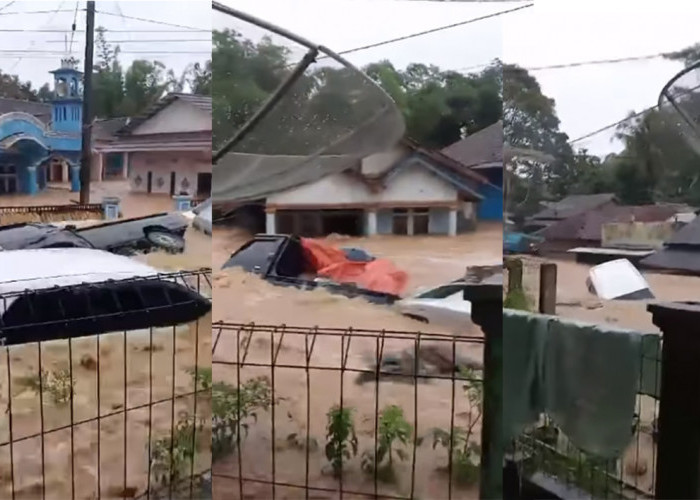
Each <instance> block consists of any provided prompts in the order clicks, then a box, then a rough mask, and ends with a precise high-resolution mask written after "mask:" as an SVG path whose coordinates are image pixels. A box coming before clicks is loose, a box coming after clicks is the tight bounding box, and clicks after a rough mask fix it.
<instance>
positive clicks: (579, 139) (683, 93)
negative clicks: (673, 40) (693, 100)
mask: <svg viewBox="0 0 700 500" xmlns="http://www.w3.org/2000/svg"><path fill="white" fill-rule="evenodd" d="M698 89H700V85H698V86H696V87H692V88H690V89H687V90H684V91H683V92H681V93H679V95H687V94H690V93H691V92H694V91H696V90H698ZM676 97H678V96H676ZM658 107H659V105H658V103H657V104H654V105H653V106H649V107H648V108H644V109H643V110H641V111H639V112H638V113H633V114H631V115H629V116H627V117H625V118H623V119H622V120H618V121H616V122H615V123H611V124H610V125H606V126H604V127H601V128H599V129H598V130H594V131H593V132H589V133H587V134H585V135H582V136H581V137H577V138H576V139H573V140H571V141H569V144H573V143H575V142H580V141H583V140H585V139H589V138H591V137H593V136H594V135H598V134H600V133H602V132H605V131H607V130H610V129H611V128H615V127H617V126H619V125H622V124H623V123H625V122H628V121H630V120H634V119H635V118H638V117H640V116H642V115H644V114H646V113H648V112H649V111H653V110H655V109H658Z"/></svg>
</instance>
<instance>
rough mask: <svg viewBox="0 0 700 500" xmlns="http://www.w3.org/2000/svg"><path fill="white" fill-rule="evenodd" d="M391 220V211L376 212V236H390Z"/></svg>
mask: <svg viewBox="0 0 700 500" xmlns="http://www.w3.org/2000/svg"><path fill="white" fill-rule="evenodd" d="M392 229H393V219H392V211H391V210H379V211H378V212H377V234H391V233H392Z"/></svg>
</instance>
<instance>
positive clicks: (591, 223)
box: [537, 204, 676, 253]
mask: <svg viewBox="0 0 700 500" xmlns="http://www.w3.org/2000/svg"><path fill="white" fill-rule="evenodd" d="M579 206H580V205H579ZM547 210H551V208H548V209H545V211H543V212H546V211H547ZM675 210H676V209H675V208H673V207H671V206H664V205H644V206H620V205H616V204H603V205H601V206H599V207H596V208H592V209H589V210H585V211H580V212H578V213H576V212H575V211H572V213H573V215H570V216H569V217H566V218H564V219H561V220H558V221H556V222H551V223H550V224H549V225H547V226H545V227H544V228H542V229H541V230H539V231H538V233H537V234H538V235H539V236H542V237H543V238H545V243H544V244H543V245H542V247H541V248H542V250H543V251H545V252H549V253H552V252H566V251H568V250H570V249H572V248H575V247H587V248H591V247H592V248H599V247H601V246H604V244H603V243H604V241H606V240H607V239H609V238H608V237H612V239H614V236H615V235H612V234H608V235H607V236H608V237H606V232H605V229H608V233H610V232H611V231H610V229H611V226H612V225H617V226H624V225H625V223H664V222H665V221H666V220H667V219H668V218H669V217H671V216H672V215H673V214H674V213H675ZM564 212H566V211H565V210H564ZM558 213H562V212H558ZM669 227H670V225H669ZM618 232H619V231H618ZM648 232H649V231H648ZM636 233H637V234H642V233H643V231H639V230H637V231H636ZM649 233H650V232H649ZM649 235H651V233H650V234H649ZM619 236H620V237H621V236H622V234H620V235H619ZM640 244H641V242H640ZM640 246H641V245H640Z"/></svg>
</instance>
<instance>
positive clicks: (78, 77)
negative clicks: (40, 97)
mask: <svg viewBox="0 0 700 500" xmlns="http://www.w3.org/2000/svg"><path fill="white" fill-rule="evenodd" d="M51 73H52V75H53V78H54V95H55V96H56V97H55V98H54V99H53V100H52V101H51V102H50V103H40V102H29V101H22V100H18V99H6V98H2V99H0V195H3V194H15V193H24V194H29V195H34V194H37V193H39V192H41V191H43V190H44V189H45V188H46V186H47V184H48V183H50V182H67V181H70V182H71V190H72V191H79V190H80V179H79V170H80V163H79V162H80V150H81V144H82V140H81V129H82V101H83V97H82V73H81V72H80V71H78V69H77V61H76V60H75V59H73V58H71V57H68V58H64V59H62V60H61V65H60V67H59V68H58V69H56V70H54V71H51Z"/></svg>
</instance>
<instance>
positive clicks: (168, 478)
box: [0, 270, 211, 500]
mask: <svg viewBox="0 0 700 500" xmlns="http://www.w3.org/2000/svg"><path fill="white" fill-rule="evenodd" d="M146 279H163V280H168V281H171V282H172V281H176V282H178V283H181V284H186V286H188V287H189V288H191V289H192V290H196V291H197V292H199V293H200V294H201V295H203V296H205V297H206V298H208V299H209V300H210V298H211V271H210V270H200V271H193V272H182V273H171V274H163V275H160V276H158V277H156V278H146ZM111 283H112V284H113V283H115V282H111ZM117 283H119V282H117ZM80 286H90V287H95V286H99V285H96V284H90V285H78V287H80ZM22 293H26V294H32V293H36V291H28V292H22ZM16 299H17V294H8V296H2V295H0V304H3V308H2V311H0V313H2V312H3V311H6V310H7V304H8V303H9V302H10V301H12V300H16ZM124 307H127V305H126V304H124ZM129 307H131V308H132V309H133V307H141V306H140V305H136V306H135V305H134V304H131V305H130V306H129ZM93 320H94V321H97V322H99V321H100V320H104V318H100V315H99V314H94V313H87V312H86V313H85V316H84V317H81V318H71V319H70V320H69V321H65V322H64V323H63V325H64V326H65V328H66V332H67V335H66V336H68V335H69V334H70V333H68V332H70V328H71V324H72V322H76V321H79V322H82V323H81V324H84V323H85V321H93ZM210 322H211V319H210V316H208V315H207V316H203V317H201V318H200V319H198V320H197V321H196V322H192V323H189V324H185V325H177V326H170V327H165V328H148V329H145V330H130V331H118V332H113V333H107V334H102V335H89V336H84V337H79V338H66V339H58V340H51V341H42V342H33V343H25V344H17V345H12V346H3V347H2V348H0V405H1V406H4V407H5V408H4V411H2V412H0V471H2V472H1V473H0V498H12V499H36V498H42V499H46V498H57V499H59V498H60V499H67V498H70V499H79V500H82V499H96V498H197V499H200V498H207V497H208V496H210V495H211V493H210V484H209V483H208V481H207V475H208V474H209V470H210V468H211V455H210V451H209V443H210V438H211V425H210V422H211V392H210V387H211V370H210V368H209V366H210V364H209V361H210V358H209V353H210V350H209V346H210V342H211V336H210V332H211V328H210V325H211V323H210ZM16 326H17V325H15V326H12V327H9V326H7V325H5V326H3V325H0V336H2V337H3V338H7V337H8V336H11V335H12V334H13V332H12V330H13V329H15V328H16ZM26 326H27V325H22V328H26ZM40 326H42V327H43V326H46V327H55V325H51V324H50V323H42V324H41V325H40ZM16 331H17V330H16ZM16 331H15V333H16ZM3 365H4V366H3ZM207 490H208V491H207Z"/></svg>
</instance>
